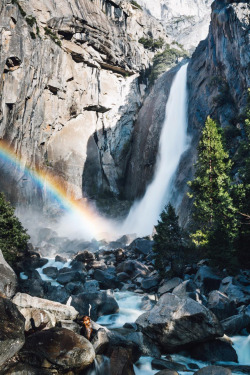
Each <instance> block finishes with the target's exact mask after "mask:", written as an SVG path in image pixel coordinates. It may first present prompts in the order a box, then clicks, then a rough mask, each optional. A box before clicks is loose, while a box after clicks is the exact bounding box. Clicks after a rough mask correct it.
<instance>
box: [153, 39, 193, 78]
mask: <svg viewBox="0 0 250 375" xmlns="http://www.w3.org/2000/svg"><path fill="white" fill-rule="evenodd" d="M181 57H183V58H187V57H188V52H186V51H185V50H184V49H182V50H179V49H177V48H171V47H170V45H169V44H167V45H166V47H165V50H164V51H163V52H161V53H157V54H156V55H155V56H154V58H153V67H152V70H151V73H150V75H149V84H150V85H153V83H154V81H155V80H156V79H157V78H158V77H159V76H160V75H161V74H162V73H164V72H165V71H166V70H167V69H169V68H171V67H173V66H174V65H176V61H177V60H178V59H179V58H181Z"/></svg>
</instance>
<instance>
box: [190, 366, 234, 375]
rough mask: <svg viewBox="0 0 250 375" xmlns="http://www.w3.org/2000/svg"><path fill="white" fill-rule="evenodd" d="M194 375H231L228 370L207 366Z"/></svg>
mask: <svg viewBox="0 0 250 375" xmlns="http://www.w3.org/2000/svg"><path fill="white" fill-rule="evenodd" d="M194 374H195V375H231V374H232V372H231V370H229V369H228V368H223V367H221V366H207V367H203V368H201V369H200V370H198V371H196V372H195V373H194Z"/></svg>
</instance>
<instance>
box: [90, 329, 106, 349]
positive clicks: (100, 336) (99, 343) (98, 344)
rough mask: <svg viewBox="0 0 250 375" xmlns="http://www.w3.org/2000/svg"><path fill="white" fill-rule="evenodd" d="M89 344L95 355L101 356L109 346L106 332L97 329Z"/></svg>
mask: <svg viewBox="0 0 250 375" xmlns="http://www.w3.org/2000/svg"><path fill="white" fill-rule="evenodd" d="M91 344H92V345H93V348H94V349H95V353H96V354H102V353H103V352H104V351H105V350H106V349H107V347H108V345H109V337H108V334H107V330H106V329H105V328H100V329H98V331H97V332H96V333H95V334H94V336H93V338H92V340H91Z"/></svg>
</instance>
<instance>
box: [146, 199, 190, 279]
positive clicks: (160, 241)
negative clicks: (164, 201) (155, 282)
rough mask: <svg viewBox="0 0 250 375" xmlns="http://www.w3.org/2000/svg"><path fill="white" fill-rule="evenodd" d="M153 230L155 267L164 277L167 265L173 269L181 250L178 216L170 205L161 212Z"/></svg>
mask: <svg viewBox="0 0 250 375" xmlns="http://www.w3.org/2000/svg"><path fill="white" fill-rule="evenodd" d="M155 230H156V234H155V235H154V237H153V239H154V241H155V244H154V246H153V252H154V259H155V267H156V268H157V269H158V270H159V271H160V273H161V275H162V276H164V275H165V268H166V266H167V265H168V263H169V262H171V263H172V269H173V266H174V265H173V263H174V259H175V258H178V255H179V254H180V252H181V251H182V249H183V238H182V231H181V228H180V226H179V224H178V216H177V215H176V213H175V210H174V207H173V206H172V205H171V204H170V203H169V204H168V205H167V206H165V208H164V210H163V211H162V213H161V215H160V220H158V224H157V225H156V226H155Z"/></svg>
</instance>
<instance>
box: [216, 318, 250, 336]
mask: <svg viewBox="0 0 250 375" xmlns="http://www.w3.org/2000/svg"><path fill="white" fill-rule="evenodd" d="M221 324H222V327H223V329H224V331H225V333H226V334H227V335H229V336H234V335H237V334H240V333H241V331H242V330H243V329H244V328H246V329H248V330H249V331H250V315H249V314H246V313H242V314H238V315H233V316H231V317H229V318H227V319H225V320H222V322H221Z"/></svg>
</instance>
